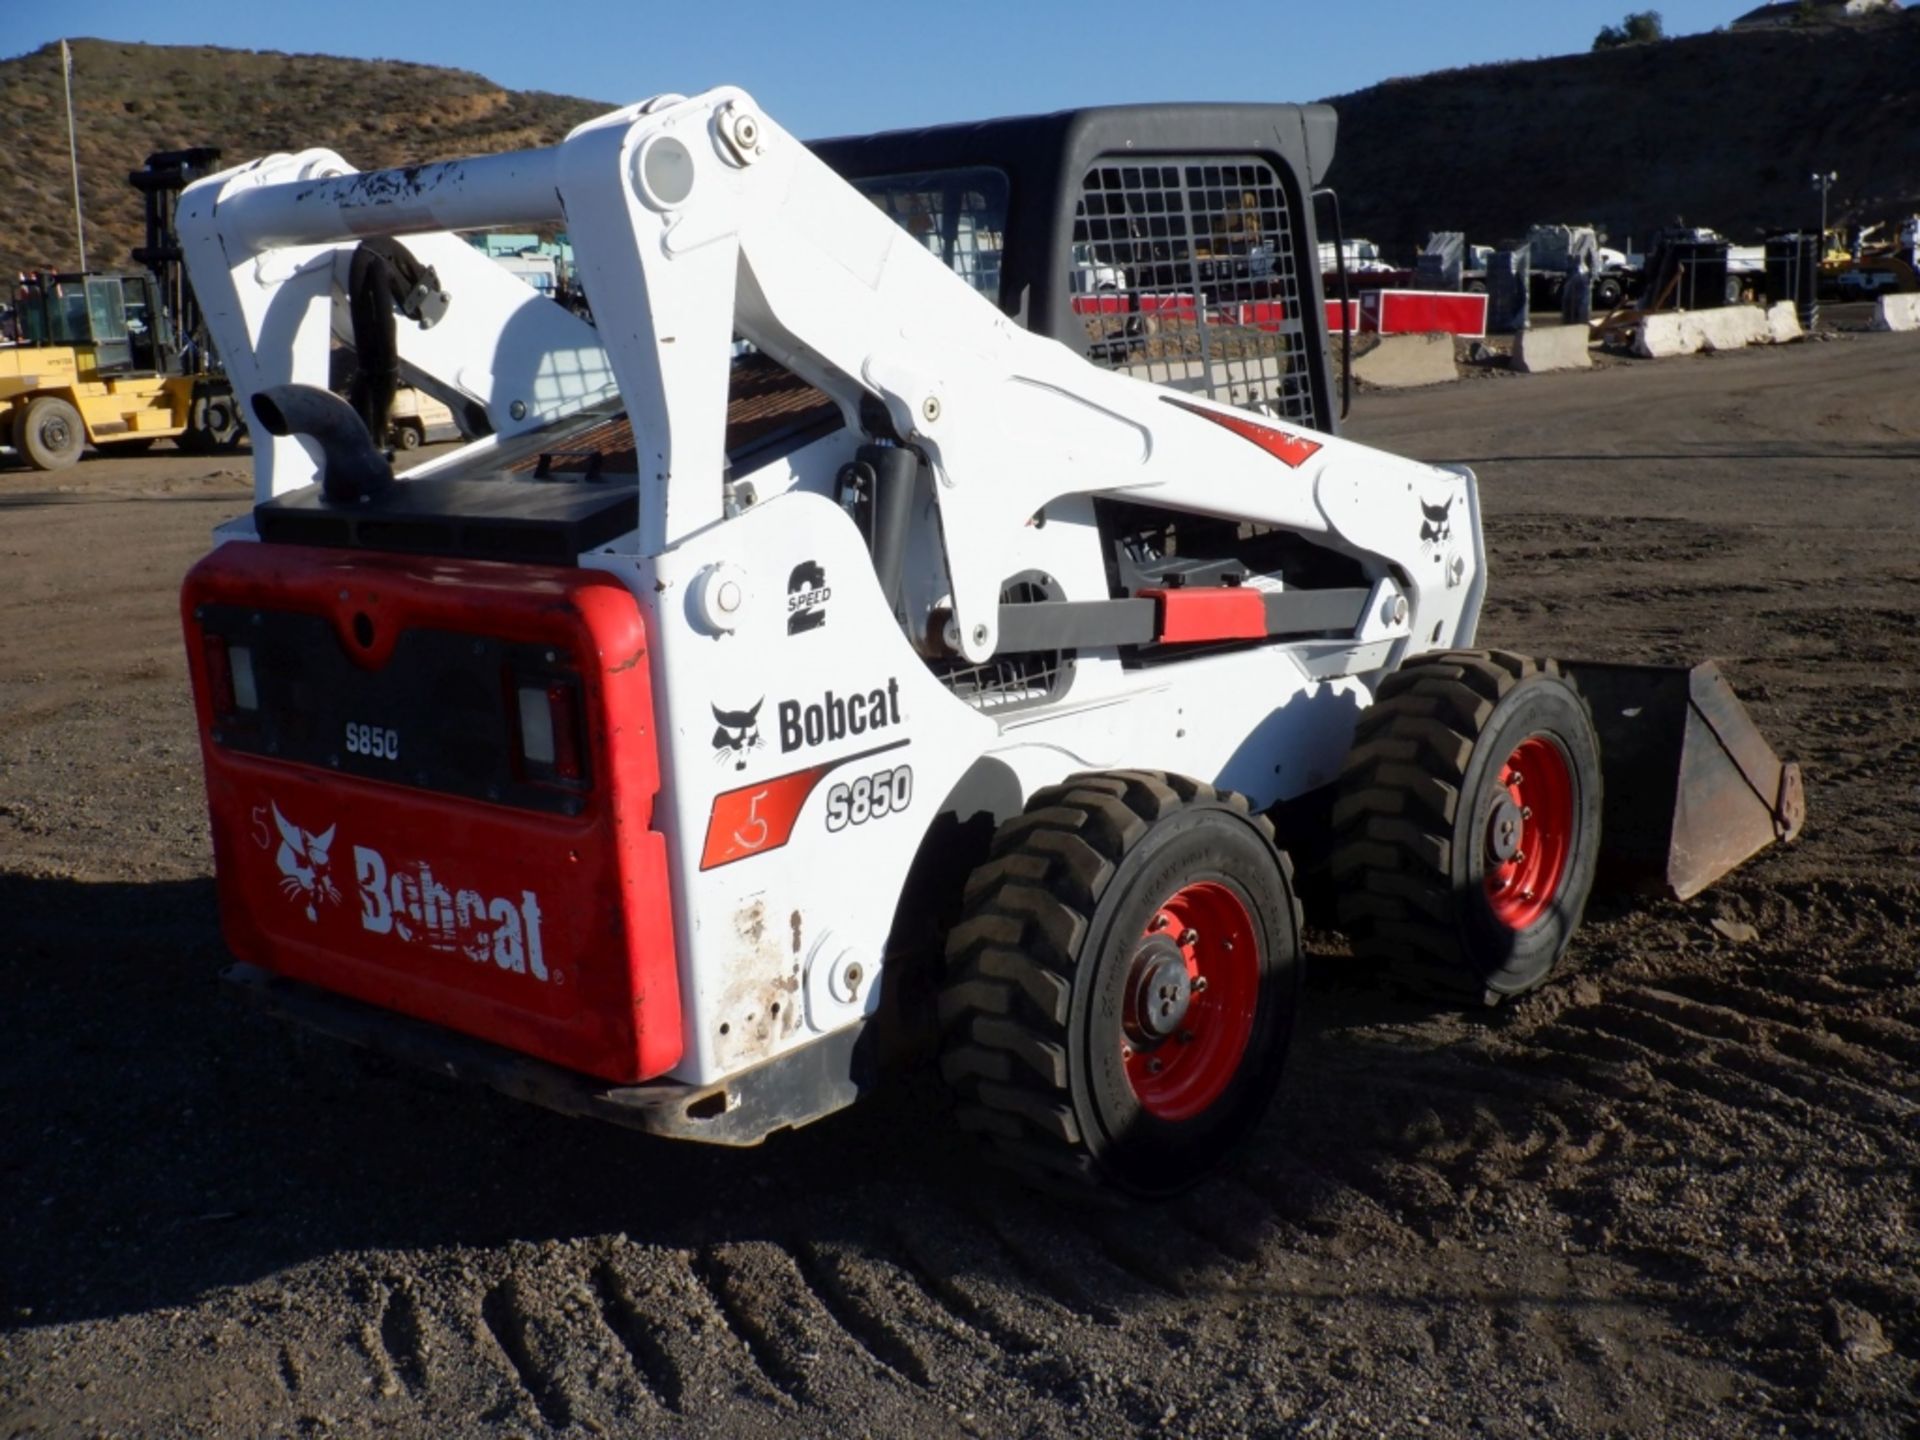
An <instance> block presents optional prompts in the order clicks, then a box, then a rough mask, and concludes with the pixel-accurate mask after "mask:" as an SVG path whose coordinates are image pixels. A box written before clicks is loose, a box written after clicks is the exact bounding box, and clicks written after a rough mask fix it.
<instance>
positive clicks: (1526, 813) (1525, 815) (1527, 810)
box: [1520, 805, 1533, 820]
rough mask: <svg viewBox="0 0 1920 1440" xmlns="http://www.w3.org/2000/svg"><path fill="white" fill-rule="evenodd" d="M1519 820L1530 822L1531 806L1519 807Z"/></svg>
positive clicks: (1531, 815)
mask: <svg viewBox="0 0 1920 1440" xmlns="http://www.w3.org/2000/svg"><path fill="white" fill-rule="evenodd" d="M1520 818H1521V819H1522V820H1531V819H1532V818H1533V807H1532V806H1531V805H1522V806H1521V807H1520Z"/></svg>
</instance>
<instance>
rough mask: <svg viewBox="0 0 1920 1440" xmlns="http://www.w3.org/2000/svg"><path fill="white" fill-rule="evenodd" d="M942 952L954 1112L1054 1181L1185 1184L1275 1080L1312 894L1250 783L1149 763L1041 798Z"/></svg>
mask: <svg viewBox="0 0 1920 1440" xmlns="http://www.w3.org/2000/svg"><path fill="white" fill-rule="evenodd" d="M947 955H948V980H947V984H946V986H945V989H944V992H943V994H942V997H941V1006H940V1018H941V1026H942V1031H943V1044H942V1057H941V1069H942V1072H943V1074H944V1075H945V1077H946V1080H947V1082H948V1085H949V1087H950V1088H951V1089H952V1091H953V1093H954V1096H955V1100H956V1111H957V1115H958V1118H959V1121H960V1123H961V1125H962V1126H963V1127H965V1128H966V1129H969V1130H972V1131H975V1132H977V1133H978V1134H979V1135H980V1136H981V1137H982V1139H983V1140H984V1141H985V1143H986V1145H987V1147H988V1149H989V1151H990V1153H991V1154H992V1155H993V1157H994V1158H995V1159H996V1160H998V1161H999V1162H1001V1163H1002V1164H1004V1165H1006V1166H1008V1167H1009V1168H1011V1169H1012V1170H1014V1171H1015V1172H1017V1173H1018V1174H1019V1175H1021V1176H1022V1177H1023V1178H1024V1179H1026V1180H1028V1181H1030V1182H1032V1183H1035V1184H1038V1185H1040V1186H1042V1187H1043V1188H1047V1189H1053V1190H1061V1189H1065V1190H1068V1191H1071V1192H1073V1193H1076V1194H1078V1195H1080V1196H1083V1197H1084V1196H1087V1195H1090V1194H1093V1193H1096V1192H1098V1191H1100V1190H1102V1189H1108V1190H1118V1191H1121V1192H1123V1193H1126V1194H1129V1195H1135V1196H1141V1197H1159V1196H1164V1195H1170V1194H1173V1193H1175V1192H1177V1191H1179V1190H1182V1189H1185V1188H1186V1187H1187V1186H1189V1185H1192V1184H1193V1183H1195V1182H1196V1181H1198V1180H1199V1179H1201V1178H1202V1177H1203V1176H1204V1175H1205V1174H1206V1173H1207V1172H1208V1171H1209V1170H1211V1169H1212V1168H1213V1166H1214V1165H1215V1164H1217V1163H1218V1162H1219V1160H1220V1159H1221V1157H1222V1156H1223V1155H1224V1154H1225V1153H1226V1152H1227V1151H1228V1150H1229V1149H1230V1148H1231V1147H1232V1146H1233V1145H1234V1144H1236V1143H1237V1142H1238V1141H1240V1140H1241V1139H1242V1138H1243V1137H1244V1136H1245V1135H1246V1134H1247V1133H1248V1132H1249V1131H1250V1130H1251V1129H1252V1128H1253V1127H1254V1126H1255V1125H1256V1124H1257V1123H1258V1122H1259V1120H1260V1117H1261V1116H1262V1115H1263V1114H1264V1113H1265V1111H1266V1109H1267V1106H1268V1103H1269V1102H1270V1101H1271V1099H1272V1098H1273V1094H1274V1092H1275V1090H1276V1089H1277V1088H1278V1086H1279V1082H1280V1076H1281V1073H1282V1070H1283V1068H1284V1066H1285V1063H1286V1055H1287V1049H1288V1046H1289V1044H1290V1042H1291V1040H1292V1036H1293V1029H1294V1018H1295V1014H1296V1012H1297V1010H1298V1005H1299V994H1300V983H1301V977H1302V973H1303V966H1302V964H1301V961H1300V910H1299V905H1298V903H1297V902H1296V901H1295V899H1294V893H1293V883H1292V874H1291V871H1290V869H1289V867H1288V865H1287V861H1286V858H1285V857H1284V856H1283V855H1281V853H1280V852H1279V850H1278V849H1276V848H1275V846H1274V843H1273V831H1272V827H1271V826H1270V825H1269V824H1268V823H1267V822H1266V821H1265V820H1264V819H1261V818H1258V817H1256V816H1253V815H1251V814H1250V813H1249V812H1248V808H1247V802H1246V800H1245V799H1244V798H1243V797H1242V796H1239V795H1233V794H1229V793H1225V792H1221V791H1218V790H1215V789H1214V788H1213V787H1212V786H1210V785H1204V784H1201V783H1199V782H1197V781H1194V780H1189V779H1186V778H1184V777H1181V776H1177V775H1166V774H1161V773H1159V772H1148V771H1121V772H1115V773H1109V774H1090V775H1082V776H1077V777H1075V778H1074V779H1071V780H1069V781H1067V782H1066V783H1065V784H1063V785H1056V786H1052V787H1049V788H1048V789H1045V790H1041V791H1039V792H1037V793H1036V794H1035V795H1034V796H1033V798H1032V799H1031V800H1030V801H1029V802H1028V805H1027V810H1026V813H1025V814H1024V815H1021V816H1020V817H1018V818H1016V819H1014V820H1012V821H1009V822H1008V823H1007V824H1006V825H1003V826H1002V827H1001V829H1000V831H999V833H998V834H997V835H996V836H995V837H994V843H993V849H992V852H991V857H990V858H989V860H988V861H987V863H985V864H983V865H981V866H980V867H979V868H978V869H976V870H975V871H974V872H973V874H972V876H971V877H970V878H969V880H968V883H967V893H966V901H965V909H964V912H963V915H962V918H961V921H960V923H959V924H958V925H957V926H955V928H954V930H953V932H952V934H951V936H950V937H949V939H948V945H947ZM1196 976H1198V977H1200V978H1199V979H1196V978H1195V977H1196Z"/></svg>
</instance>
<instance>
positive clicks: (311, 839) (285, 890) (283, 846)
mask: <svg viewBox="0 0 1920 1440" xmlns="http://www.w3.org/2000/svg"><path fill="white" fill-rule="evenodd" d="M273 823H274V825H275V826H277V827H278V828H279V831H280V853H279V854H278V855H277V856H275V857H274V858H275V860H276V861H277V862H278V863H279V866H280V891H281V893H282V894H284V895H285V896H286V897H287V898H288V899H289V900H292V901H293V902H295V903H296V904H298V903H299V902H300V901H301V900H302V899H304V900H305V901H306V909H307V919H309V920H313V921H316V922H317V921H318V920H319V919H320V911H319V908H318V907H319V906H321V905H324V904H331V905H337V904H339V903H340V887H339V886H337V885H335V884H334V883H333V877H332V876H331V875H329V874H328V873H327V852H328V851H329V850H330V849H332V847H333V832H334V831H335V830H338V829H339V828H340V827H339V826H338V825H329V826H328V827H327V828H326V829H325V830H323V831H321V832H320V833H319V834H318V835H316V834H314V833H313V832H312V831H311V830H302V829H301V828H300V827H299V826H298V825H295V824H294V823H293V822H292V821H290V820H288V819H287V817H286V816H284V815H282V814H281V813H280V807H279V806H278V805H275V806H274V807H273Z"/></svg>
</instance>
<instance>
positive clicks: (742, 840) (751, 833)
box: [733, 790, 771, 850]
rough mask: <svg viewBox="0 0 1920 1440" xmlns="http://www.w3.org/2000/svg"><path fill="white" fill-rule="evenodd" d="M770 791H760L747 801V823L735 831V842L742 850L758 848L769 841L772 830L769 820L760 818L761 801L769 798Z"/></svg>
mask: <svg viewBox="0 0 1920 1440" xmlns="http://www.w3.org/2000/svg"><path fill="white" fill-rule="evenodd" d="M768 793H769V792H767V791H765V790H761V791H758V792H756V793H755V794H754V795H753V797H752V798H751V799H749V800H748V801H747V823H746V824H745V825H743V826H741V827H740V828H739V829H738V830H736V831H734V832H733V843H734V844H736V845H738V846H739V847H740V848H741V849H742V850H758V849H759V848H760V847H761V846H762V845H764V844H766V843H767V836H768V834H769V833H771V832H770V830H769V827H768V825H767V822H766V821H765V820H763V819H761V818H760V802H761V801H762V800H764V799H766V798H767V795H768Z"/></svg>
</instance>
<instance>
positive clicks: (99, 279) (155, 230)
mask: <svg viewBox="0 0 1920 1440" xmlns="http://www.w3.org/2000/svg"><path fill="white" fill-rule="evenodd" d="M219 153H220V152H219V151H218V150H215V149H212V148H211V147H202V148H200V149H195V150H182V151H167V152H161V153H156V154H154V155H151V156H149V157H148V159H147V164H146V167H145V168H144V169H142V170H137V171H135V172H134V173H133V174H131V175H130V176H128V179H129V181H130V182H131V183H132V184H133V186H134V188H135V189H137V190H140V191H141V192H142V193H143V194H144V195H145V196H146V203H147V244H146V245H145V246H144V247H142V248H141V249H138V250H136V251H134V255H133V258H134V259H135V260H136V261H137V262H139V263H140V264H142V265H144V266H148V267H151V268H148V269H142V270H131V271H125V272H103V271H94V272H89V273H85V274H33V275H23V276H22V277H21V278H20V281H19V284H18V285H17V286H16V287H15V290H14V293H13V327H14V330H15V336H16V340H17V342H18V343H16V344H13V345H0V443H4V444H10V445H12V446H13V448H14V450H15V451H16V452H17V453H18V454H19V457H20V458H21V459H22V460H24V461H25V462H26V463H27V464H29V465H31V466H33V467H34V468H35V469H36V470H61V469H64V468H66V467H67V466H69V465H71V464H73V463H74V462H75V461H77V460H78V459H79V458H80V454H81V452H82V451H83V450H85V449H86V448H87V447H88V446H89V445H92V446H96V447H98V448H100V449H102V450H107V451H110V452H113V453H132V452H134V451H137V450H144V449H146V448H147V447H148V446H150V445H152V443H153V442H154V441H155V440H166V439H171V440H173V441H174V443H175V444H177V445H179V446H180V448H181V449H183V450H190V451H198V452H206V451H211V450H215V449H220V448H225V447H231V446H234V445H237V444H238V443H239V441H240V440H241V438H243V437H244V435H245V433H246V431H245V426H244V423H243V422H242V420H241V418H240V412H239V408H238V407H237V406H236V405H235V404H234V400H233V389H232V386H231V385H229V384H228V383H227V379H226V377H225V375H224V374H222V373H221V372H220V368H219V365H218V363H217V361H216V360H215V358H214V357H213V356H212V354H211V353H210V350H209V347H208V346H207V344H206V341H205V336H204V333H203V331H204V327H203V326H202V325H201V323H200V320H199V311H198V307H197V305H196V304H195V303H194V300H193V297H192V291H191V289H190V287H188V286H187V285H186V281H185V272H184V270H183V268H182V267H181V265H180V263H179V262H180V255H179V241H178V239H177V238H176V237H175V236H174V235H173V233H172V232H173V209H174V202H175V200H176V198H177V197H178V195H179V192H180V190H181V189H182V188H184V186H185V185H186V184H187V183H188V182H189V181H191V180H194V179H197V178H198V177H199V176H200V175H203V174H207V173H210V172H211V170H212V168H213V166H214V163H215V162H216V161H217V160H218V158H219Z"/></svg>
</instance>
